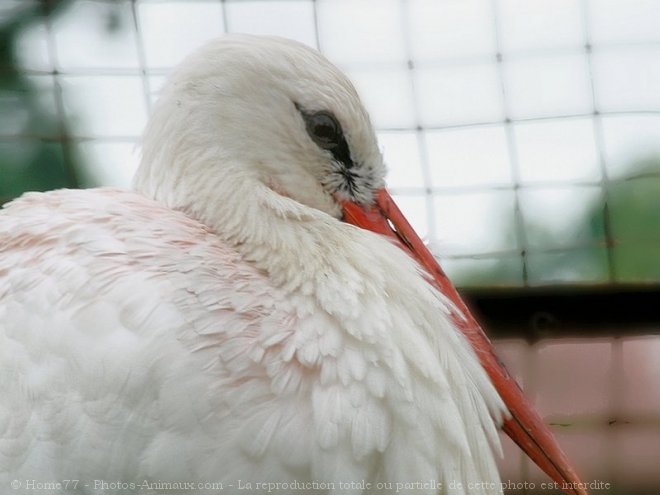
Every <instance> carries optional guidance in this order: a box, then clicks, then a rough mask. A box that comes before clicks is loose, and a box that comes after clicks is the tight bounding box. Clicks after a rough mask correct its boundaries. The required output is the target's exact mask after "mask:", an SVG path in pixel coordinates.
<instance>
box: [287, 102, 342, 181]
mask: <svg viewBox="0 0 660 495" xmlns="http://www.w3.org/2000/svg"><path fill="white" fill-rule="evenodd" d="M296 108H297V109H298V111H300V114H301V115H302V117H303V120H304V121H305V128H306V129H307V134H309V137H310V138H311V139H312V141H314V142H315V143H316V145H317V146H318V147H319V148H321V149H324V150H327V151H330V152H331V153H332V156H333V157H334V159H335V160H336V161H338V162H340V163H342V164H343V165H344V166H345V167H346V168H347V169H350V168H352V167H353V160H351V153H350V150H349V149H348V143H347V142H346V137H345V136H344V132H343V130H342V128H341V124H340V123H339V121H338V120H337V119H336V118H335V116H334V115H332V113H330V112H327V111H324V110H321V111H318V112H306V111H305V110H303V109H302V108H301V107H300V105H298V104H296Z"/></svg>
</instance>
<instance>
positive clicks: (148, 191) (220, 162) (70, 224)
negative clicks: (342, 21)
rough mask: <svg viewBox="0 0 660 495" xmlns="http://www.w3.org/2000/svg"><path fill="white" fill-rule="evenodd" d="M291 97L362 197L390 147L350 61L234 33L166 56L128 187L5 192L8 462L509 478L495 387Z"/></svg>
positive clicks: (309, 475) (180, 477) (232, 484)
mask: <svg viewBox="0 0 660 495" xmlns="http://www.w3.org/2000/svg"><path fill="white" fill-rule="evenodd" d="M299 108H304V109H307V110H309V111H318V110H324V111H329V112H332V113H333V114H334V115H335V116H336V118H337V120H338V121H339V122H341V126H342V128H343V133H344V135H345V136H346V140H347V142H348V144H349V146H350V154H351V158H352V160H353V162H354V166H353V168H352V169H351V170H352V173H354V174H355V176H356V177H354V181H355V183H356V186H355V188H354V189H353V190H351V194H352V199H354V200H356V201H359V202H366V201H369V200H370V199H371V196H372V195H373V192H374V191H375V190H376V189H377V188H379V187H382V185H383V176H384V166H383V163H382V158H381V155H380V153H379V151H378V147H377V144H376V140H375V137H374V131H373V129H372V127H371V125H370V123H369V119H368V116H367V114H366V112H365V110H364V108H363V107H362V105H361V103H360V102H359V99H358V97H357V95H356V93H355V91H354V89H353V87H352V86H351V84H350V82H349V81H348V80H347V79H346V78H345V76H343V75H342V74H341V73H340V72H339V71H337V69H335V68H334V67H333V66H332V65H330V64H329V63H328V62H327V61H326V60H325V59H324V58H322V57H321V56H320V55H319V54H318V53H316V52H314V51H312V50H310V49H308V48H306V47H304V46H302V45H299V44H297V43H294V42H289V41H285V40H281V39H275V38H260V37H250V36H229V37H226V38H224V39H221V40H218V41H214V42H212V43H210V44H209V45H207V46H206V47H205V48H203V49H202V50H201V51H199V52H198V53H197V54H195V55H194V56H192V57H191V58H190V59H188V61H186V62H184V64H183V65H182V66H181V68H179V69H178V70H177V71H176V72H175V74H174V75H173V77H172V79H171V81H170V83H169V85H168V86H167V88H166V89H165V91H164V93H163V96H162V98H161V100H160V102H159V104H158V106H157V108H156V109H155V112H154V115H153V117H152V120H151V121H150V124H149V126H148V129H147V131H146V134H145V140H144V146H143V148H144V153H143V161H142V164H141V166H140V170H139V171H138V174H137V178H136V192H127V191H119V190H114V189H105V188H101V189H92V190H87V191H72V190H61V191H54V192H49V193H30V194H27V195H25V196H24V197H22V198H20V199H18V200H16V201H14V202H12V203H10V204H9V205H8V206H7V207H6V208H5V210H4V211H3V212H2V213H0V370H1V372H0V486H3V487H6V486H8V483H9V482H10V481H11V480H15V479H16V480H29V479H36V480H43V481H52V480H60V479H79V480H82V481H81V484H80V485H78V487H77V490H78V491H79V492H80V493H97V492H95V491H94V490H93V489H94V488H95V487H94V485H93V483H94V480H107V481H117V480H121V481H123V482H133V483H142V482H144V481H145V480H147V481H171V482H186V481H190V482H200V481H201V482H222V483H223V485H224V491H225V492H228V493H232V492H237V493H238V480H242V482H243V483H246V482H252V483H256V482H260V481H269V482H292V481H293V480H296V482H299V483H304V482H308V481H319V482H328V483H332V484H333V485H332V487H333V488H334V489H331V490H326V491H325V492H324V491H320V492H318V493H333V494H340V493H351V494H355V493H360V492H359V490H355V489H354V488H353V489H346V488H342V487H341V486H340V484H339V482H346V483H347V482H351V481H354V482H362V481H365V482H368V483H372V485H371V486H372V488H371V490H366V491H365V493H366V492H368V493H381V492H382V493H385V492H387V490H378V489H377V483H384V482H392V483H395V482H400V483H413V482H425V483H428V482H431V481H432V480H435V481H437V482H439V483H444V486H445V488H448V483H449V482H450V481H456V482H460V483H462V487H463V489H457V488H455V489H454V490H453V491H451V493H500V489H499V484H497V482H498V474H497V471H496V468H495V464H494V461H493V455H492V453H491V449H490V447H489V444H490V445H494V446H496V448H497V446H498V445H499V444H498V439H497V435H496V429H495V425H496V423H497V422H499V421H501V419H502V415H503V412H504V410H505V409H504V406H503V404H502V402H501V400H500V399H499V396H498V394H497V393H496V392H495V390H494V388H493V386H492V385H491V383H490V381H489V379H488V377H487V376H486V374H485V372H484V371H483V369H482V368H481V366H480V365H479V362H478V360H477V359H476V357H475V355H474V352H473V351H472V349H471V348H470V347H469V345H468V344H467V342H466V340H465V338H464V337H463V336H462V335H461V334H460V333H459V332H458V331H457V330H456V329H455V327H454V325H453V323H452V320H451V318H450V314H449V304H450V303H448V301H447V300H446V299H445V298H444V297H443V296H442V295H441V294H440V293H439V292H438V291H436V290H435V289H433V288H432V287H431V286H430V285H429V284H428V283H427V282H426V281H425V280H424V278H423V277H422V276H421V273H420V269H419V268H418V267H417V265H416V264H415V263H414V261H412V259H411V258H410V257H408V256H407V255H406V254H405V253H404V252H403V251H401V250H400V249H399V248H398V247H396V246H394V245H393V244H391V243H390V242H389V241H387V240H385V238H383V237H380V236H379V235H376V234H373V233H371V232H368V231H366V230H362V229H359V228H356V227H354V226H352V225H348V224H346V223H344V222H341V221H340V220H339V219H338V217H339V216H340V214H341V213H340V207H339V205H338V203H337V201H336V198H345V197H346V196H347V195H348V193H346V191H344V190H342V188H341V184H338V181H340V180H341V177H339V175H341V174H340V173H338V172H337V166H338V165H337V161H336V160H335V159H334V158H333V156H332V155H331V154H330V153H329V152H328V151H327V150H323V149H320V148H319V146H317V144H316V143H314V141H312V140H311V139H310V137H309V135H308V132H307V131H306V128H305V122H304V119H303V118H301V113H300V111H299ZM492 418H494V419H492ZM470 482H489V483H490V482H492V483H494V484H495V488H493V489H489V488H488V485H486V484H485V483H482V484H480V485H479V487H480V489H478V488H475V489H468V486H469V485H468V483H470ZM84 483H88V484H89V483H91V484H90V485H89V487H84V486H82V485H83V484H84ZM424 486H426V488H424V487H420V485H419V484H417V485H415V486H413V485H407V486H405V487H403V489H402V490H401V491H400V493H415V494H422V493H429V494H430V493H436V490H435V489H434V488H433V487H434V486H435V485H432V484H427V485H424ZM454 486H455V487H456V486H458V485H457V484H456V483H455V484H454ZM3 490H4V489H3ZM115 491H116V492H117V493H127V491H126V490H115ZM115 491H113V490H112V489H108V490H107V491H105V492H103V493H115ZM311 491H312V490H309V492H311ZM128 492H129V493H130V491H128ZM135 492H136V493H137V492H139V493H144V492H141V491H139V490H137V489H136V490H135ZM42 493H43V492H42ZM46 493H47V492H46ZM52 493H58V492H57V490H54V491H53V492H52ZM167 493H178V492H177V491H174V490H169V491H167ZM181 493H190V491H184V490H182V491H181ZM243 493H245V491H243ZM277 493H280V494H286V493H301V490H300V489H285V488H280V489H279V491H278V492H277Z"/></svg>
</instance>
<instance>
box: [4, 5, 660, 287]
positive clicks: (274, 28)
mask: <svg viewBox="0 0 660 495" xmlns="http://www.w3.org/2000/svg"><path fill="white" fill-rule="evenodd" d="M5 1H6V0H5ZM30 10H31V11H32V14H33V17H32V18H31V19H29V21H25V23H24V28H23V29H21V32H20V33H19V34H18V35H17V46H16V62H17V65H16V68H17V70H18V72H19V74H20V75H21V76H22V77H24V78H25V80H26V83H27V84H29V85H31V86H33V87H34V88H35V91H37V92H38V94H39V99H40V101H41V102H42V105H43V106H44V107H46V108H45V112H47V114H48V115H50V116H52V117H53V120H54V122H53V125H51V126H49V127H48V128H47V129H44V128H43V127H44V126H42V127H41V128H39V126H29V125H27V126H26V125H24V124H23V122H22V121H21V120H20V119H11V123H10V124H8V125H6V126H5V127H6V128H5V129H2V132H1V134H0V143H2V145H3V147H5V148H6V149H8V150H9V151H8V152H9V153H14V154H20V153H21V148H23V149H24V150H25V149H27V148H28V147H29V146H30V145H31V144H33V142H34V141H39V142H42V143H44V142H45V143H48V144H49V145H51V147H52V149H53V152H54V153H59V154H61V162H62V164H63V168H64V170H65V171H66V174H67V176H68V180H69V181H71V180H74V178H78V179H82V182H83V183H84V184H90V183H91V184H97V183H103V184H108V183H109V184H118V185H127V184H128V183H129V180H130V176H131V175H132V173H133V171H134V169H135V167H136V163H137V158H136V155H135V153H134V152H133V150H134V147H135V144H136V143H137V142H138V141H139V135H140V132H141V129H142V127H143V125H144V122H145V121H146V118H147V116H148V114H149V111H150V108H151V105H152V104H153V101H154V100H155V98H156V97H157V93H158V90H159V88H160V87H161V86H162V84H163V82H164V80H165V74H166V73H167V72H168V70H169V68H171V66H173V65H174V64H176V63H177V62H178V61H179V60H180V59H181V58H182V57H183V56H184V55H185V54H186V53H188V52H189V51H190V50H192V49H194V48H195V47H196V46H198V45H200V44H202V43H203V42H204V41H206V40H207V39H210V38H212V37H214V36H217V35H220V34H222V33H223V32H233V31H242V32H256V33H267V34H278V35H284V36H288V37H292V38H295V39H298V40H300V41H302V42H304V43H307V44H309V45H311V46H314V47H317V48H319V49H320V50H321V51H323V52H325V53H326V54H327V56H328V57H329V58H330V59H331V60H333V61H334V62H335V63H337V64H338V65H339V66H340V67H342V68H343V69H344V70H346V71H347V72H348V74H349V76H350V77H351V78H352V79H353V80H354V82H355V83H356V85H357V87H358V90H359V91H360V92H361V93H362V95H363V98H364V99H365V100H366V104H367V106H368V107H369V109H370V111H371V113H372V117H373V120H374V123H375V125H376V127H377V130H378V133H379V138H380V140H381V143H382V146H383V148H384V154H385V158H386V161H387V163H388V165H389V167H390V170H391V172H390V180H389V182H390V186H391V187H392V189H393V191H394V193H395V194H396V195H397V196H398V198H399V200H400V201H401V203H402V204H403V207H404V209H406V210H407V212H408V213H409V214H410V215H411V216H412V218H413V223H415V224H416V226H417V227H418V228H419V229H420V230H421V231H422V233H423V234H424V235H425V236H426V237H427V238H428V239H429V240H431V241H432V242H433V243H434V247H435V250H436V252H437V254H438V256H439V257H440V258H441V260H442V261H443V263H444V265H445V266H446V268H447V270H448V271H449V272H450V274H452V275H454V276H455V277H458V279H459V281H462V282H464V284H465V285H489V284H504V285H537V284H548V283H562V282H563V283H613V282H657V281H658V280H659V279H660V257H658V256H657V255H656V254H655V253H656V252H657V251H658V249H657V247H658V243H659V242H660V225H659V224H658V221H657V220H656V221H653V219H646V218H640V217H644V216H645V215H646V217H650V216H652V215H650V214H649V213H648V210H652V209H655V208H658V207H660V205H659V204H658V199H657V197H658V195H657V193H658V192H660V158H659V157H660V96H659V93H660V92H659V91H658V90H657V88H658V87H660V69H658V67H660V34H658V33H660V20H658V19H660V7H658V2H631V3H629V4H625V5H624V4H621V3H617V2H589V1H587V0H582V1H577V0H575V1H567V0H566V1H562V2H551V3H548V2H539V3H537V5H534V6H530V5H528V4H527V3H525V2H520V1H513V0H469V1H465V2H457V1H451V0H449V1H441V2H436V1H422V0H418V1H416V0H408V1H404V0H386V1H382V2H378V3H377V4H374V3H373V2H370V1H364V0H361V1H353V2H348V1H343V0H335V1H323V0H317V1H312V0H288V1H277V0H275V1H232V0H225V1H219V0H213V1H212V0H194V1H186V2H182V1H174V0H141V1H121V2H105V1H99V0H89V1H74V2H52V1H43V2H8V3H7V5H6V7H5V10H4V13H3V18H4V19H5V20H8V19H12V17H15V16H17V15H18V14H19V13H20V12H21V11H23V12H28V11H30ZM60 11H61V14H60ZM631 26H635V27H634V28H633V27H631ZM79 163H83V164H84V167H80V166H79V165H78V164H79ZM81 168H82V170H79V169H81ZM81 176H82V177H81ZM3 195H4V196H8V195H11V194H9V193H8V192H6V191H5V192H3ZM641 196H643V198H641V199H640V197H641ZM634 198H637V199H638V202H640V203H642V204H640V205H637V204H635V205H633V206H637V209H635V208H634V207H631V199H634Z"/></svg>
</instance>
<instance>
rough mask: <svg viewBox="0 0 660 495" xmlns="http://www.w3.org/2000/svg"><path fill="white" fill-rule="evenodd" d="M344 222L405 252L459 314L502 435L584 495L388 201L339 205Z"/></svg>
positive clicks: (382, 195)
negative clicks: (504, 411) (495, 401)
mask: <svg viewBox="0 0 660 495" xmlns="http://www.w3.org/2000/svg"><path fill="white" fill-rule="evenodd" d="M342 207H343V211H344V221H346V222H348V223H351V224H353V225H356V226H358V227H361V228H364V229H367V230H371V231H373V232H376V233H378V234H382V235H385V236H388V237H390V238H392V239H393V240H394V241H395V242H396V243H397V244H398V245H399V246H400V247H401V248H402V249H403V250H405V251H407V252H408V253H409V254H410V255H411V256H412V257H413V258H414V259H416V260H417V262H418V263H419V264H420V265H422V266H423V267H424V268H425V269H426V271H427V272H428V274H429V283H431V284H433V285H434V286H435V287H436V288H437V289H438V290H439V291H441V292H442V293H443V294H444V295H445V296H447V297H448V298H449V299H451V301H452V302H453V303H454V305H455V306H456V308H457V309H458V310H459V311H460V313H461V314H455V315H454V322H455V324H456V326H458V328H459V329H460V330H461V331H462V332H463V333H464V334H465V336H466V337H467V338H468V340H469V342H470V344H471V345H472V347H473V349H474V351H475V352H476V354H477V356H478V357H479V360H480V361H481V365H482V366H483V367H484V369H485V370H486V372H487V373H488V375H489V376H490V379H491V380H492V382H493V384H494V386H495V388H496V389H497V391H498V392H499V394H500V396H501V397H502V400H503V401H504V403H505V404H506V406H507V408H508V409H509V412H510V413H511V418H510V419H508V420H506V421H505V422H504V425H503V426H502V428H503V430H504V431H505V432H506V433H507V435H509V437H511V439H512V440H513V441H514V442H516V443H517V444H518V446H519V447H520V448H521V449H522V450H523V451H524V452H525V453H526V454H527V455H528V456H529V457H530V458H531V459H532V460H533V461H534V462H535V463H536V464H537V465H538V466H539V467H540V468H541V469H542V470H543V471H545V473H546V474H547V475H548V476H550V478H552V479H553V480H554V481H555V482H557V483H558V484H559V487H561V488H562V490H563V491H564V493H567V494H570V495H586V494H587V492H586V490H585V489H584V488H583V487H584V484H582V483H581V482H580V479H579V478H578V476H577V474H576V473H575V471H574V470H573V468H572V467H571V465H570V463H569V462H568V459H567V458H566V456H565V455H564V453H563V452H562V450H561V448H560V447H559V445H558V444H557V441H556V439H555V438H554V436H553V435H552V433H551V432H550V430H549V428H548V427H547V426H546V425H545V423H543V420H542V419H541V417H540V416H539V415H538V413H537V412H536V411H535V410H534V408H533V407H532V405H531V404H530V403H529V401H528V400H527V399H526V398H525V396H524V395H523V393H522V391H521V390H520V388H519V387H518V384H517V383H516V382H515V380H514V379H513V378H512V377H511V376H510V375H509V373H508V372H507V370H506V368H505V367H504V365H503V364H502V363H501V362H500V360H499V359H498V358H497V356H496V355H495V352H494V349H493V346H492V344H491V343H490V341H489V340H488V337H486V334H485V333H484V331H483V330H482V329H481V327H480V326H479V323H477V321H476V320H475V319H474V317H473V316H472V314H471V313H470V311H469V309H468V308H467V306H466V305H465V303H464V302H463V301H462V299H461V297H460V296H459V295H458V292H457V291H456V289H455V288H454V286H453V284H452V283H451V281H450V280H449V279H448V278H447V276H446V275H445V274H444V272H443V271H442V269H441V268H440V265H439V264H438V262H437V261H436V260H435V257H434V256H433V255H432V254H431V252H430V251H429V250H428V248H427V247H426V246H425V245H424V243H423V242H422V241H421V239H420V238H419V236H418V235H417V234H416V233H415V231H414V230H413V228H412V227H411V226H410V224H409V223H408V221H407V220H406V218H405V217H404V216H403V214H402V213H401V211H400V210H399V208H398V207H397V205H396V204H395V203H394V200H393V199H392V197H391V196H390V195H389V193H388V192H387V191H386V190H385V189H380V190H379V191H377V193H376V203H375V204H374V205H373V206H361V205H358V204H357V203H353V202H348V201H344V202H342Z"/></svg>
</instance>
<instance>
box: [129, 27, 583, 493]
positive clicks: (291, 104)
mask: <svg viewBox="0 0 660 495" xmlns="http://www.w3.org/2000/svg"><path fill="white" fill-rule="evenodd" d="M384 176H385V167H384V165H383V160H382V156H381V154H380V152H379V150H378V145H377V142H376V137H375V132H374V129H373V127H372V125H371V123H370V121H369V116H368V114H367V112H366V110H365V109H364V106H363V105H362V103H361V102H360V99H359V97H358V95H357V93H356V91H355V89H354V88H353V86H352V84H351V83H350V81H349V80H348V78H347V77H346V76H345V75H343V74H342V73H341V72H340V71H339V70H338V69H337V68H335V67H334V66H333V65H332V64H331V63H330V62H328V61H327V60H326V59H325V58H324V57H323V56H322V55H321V54H320V53H318V52H316V51H315V50H312V49H310V48H308V47H306V46H304V45H302V44H299V43H296V42H293V41H289V40H285V39H281V38H273V37H257V36H247V35H231V36H226V37H224V38H221V39H219V40H216V41H212V42H211V43H209V44H208V45H206V46H205V47H203V48H201V49H200V50H199V51H198V52H196V53H195V54H193V55H192V56H190V57H189V58H188V59H187V60H186V61H184V62H183V63H182V64H181V65H180V66H179V68H178V69H176V71H175V72H174V74H173V75H172V76H171V78H170V80H169V82H168V84H167V86H166V87H165V89H164V91H163V93H162V95H161V98H160V100H159V102H158V104H157V105H156V108H155V109H154V112H153V115H152V118H151V120H150V123H149V125H148V127H147V130H146V133H145V136H144V144H143V160H142V163H141V165H140V168H139V170H138V172H137V175H136V179H135V187H136V189H137V190H138V191H139V192H141V193H143V194H145V195H147V196H150V197H152V198H154V199H156V200H157V201H159V202H161V203H163V204H164V205H166V206H169V207H171V208H177V209H182V210H184V211H187V212H189V213H193V214H195V213H196V212H200V211H206V212H211V213H208V214H207V216H206V219H205V218H204V216H203V215H201V216H200V215H197V216H198V219H201V220H202V221H204V220H208V219H209V218H210V219H211V220H212V221H210V222H206V224H207V225H210V226H211V227H217V226H221V228H225V229H226V228H228V227H227V226H226V225H227V224H232V225H239V227H240V225H241V223H242V222H241V220H236V219H235V218H230V217H229V216H226V217H224V218H222V219H221V218H220V217H218V216H217V215H218V214H219V213H218V212H219V211H224V212H225V213H226V212H227V211H230V212H232V214H234V213H236V212H237V210H240V208H239V207H238V206H236V205H238V204H240V205H242V206H243V207H244V208H246V209H249V208H250V207H251V205H252V204H253V203H259V202H260V201H261V202H264V201H265V199H264V198H266V197H267V198H269V201H270V203H269V204H271V206H272V205H273V204H274V205H275V209H277V208H278V207H279V206H281V205H284V206H283V208H286V207H289V208H291V205H292V204H293V205H294V206H295V205H300V206H301V207H307V208H306V210H308V211H312V212H316V211H320V212H324V213H326V214H329V215H330V216H332V217H335V218H343V219H344V220H345V221H348V222H349V223H353V224H354V225H357V226H359V227H362V228H365V229H369V230H372V231H374V232H377V233H379V234H382V235H386V236H389V237H390V238H391V239H392V240H393V241H394V242H395V243H398V244H399V245H400V246H401V247H402V249H404V250H406V251H407V252H408V253H409V254H410V255H411V256H413V257H414V258H415V259H416V260H417V261H418V262H419V264H420V265H421V266H422V267H424V268H425V270H426V271H427V274H428V275H427V279H428V281H429V282H430V283H431V284H433V285H435V286H436V287H437V288H438V289H439V290H440V291H441V292H443V293H444V294H445V295H446V296H447V297H448V298H450V299H452V300H453V301H454V303H455V304H456V307H458V308H459V309H460V310H462V312H463V315H461V316H457V317H456V326H457V327H459V328H460V329H461V330H462V331H463V332H464V333H465V335H466V336H467V338H468V340H469V341H470V343H471V344H472V346H473V347H474V349H475V351H476V354H477V356H478V357H479V358H480V360H481V363H482V365H483V366H484V368H486V371H487V372H488V374H489V375H490V377H491V379H492V381H493V384H494V385H495V387H496V388H497V390H498V392H499V393H500V395H501V396H502V398H503V400H504V402H505V403H506V405H507V406H508V408H509V411H510V412H511V419H510V420H508V421H507V422H505V424H504V429H505V430H506V431H507V433H508V434H509V435H510V436H511V437H512V438H513V439H514V440H515V441H516V442H517V443H518V444H519V445H520V446H521V447H522V448H523V450H525V452H526V453H527V454H528V455H529V456H530V457H532V459H534V460H535V461H536V462H537V464H539V466H541V468H542V469H544V470H545V471H546V472H547V473H548V474H549V475H550V476H551V477H553V478H554V479H555V480H556V481H558V482H560V483H561V482H568V483H576V482H579V479H578V478H577V476H576V475H575V473H574V472H573V470H572V468H571V467H570V465H569V464H568V462H567V460H566V459H565V458H564V456H563V454H562V453H561V450H560V449H559V448H558V446H557V444H556V442H555V441H554V438H553V437H552V435H551V434H550V432H549V431H548V429H547V427H546V426H545V425H544V424H543V422H542V421H541V419H540V418H539V416H538V415H537V414H536V413H535V412H534V410H533V409H532V408H531V406H530V405H529V404H528V402H527V401H526V400H525V399H524V397H523V396H522V393H521V392H520V389H519V388H518V387H517V385H516V384H515V382H514V381H513V380H512V379H511V378H510V377H509V375H508V373H507V372H506V370H505V369H504V368H503V366H502V365H501V363H500V362H499V361H498V360H497V359H496V358H495V355H494V354H493V351H492V347H491V345H490V343H489V342H488V339H487V338H486V337H485V335H484V334H483V333H482V332H481V329H480V328H479V326H478V324H477V323H476V321H474V319H473V318H471V316H470V313H469V311H468V310H467V308H466V307H465V305H464V304H463V303H462V302H461V300H460V298H459V297H458V294H457V293H456V291H455V289H454V288H453V286H452V284H451V282H449V280H448V279H447V278H446V277H445V275H444V273H443V272H442V270H441V269H440V267H439V266H438V264H437V262H436V261H435V259H434V258H433V256H432V255H431V253H430V252H429V251H428V249H427V248H426V247H425V246H424V244H423V243H422V242H421V241H420V239H419V237H417V235H416V234H415V232H414V231H413V230H412V228H411V227H410V225H409V224H408V222H407V221H406V220H405V218H404V217H403V215H401V212H400V211H399V210H398V208H397V207H396V205H395V204H394V202H393V201H392V200H391V198H390V196H389V195H388V194H387V192H386V191H385V189H384ZM246 184H248V185H249V187H246ZM255 190H258V191H261V192H262V195H261V196H259V194H257V193H255ZM264 191H265V194H263V193H264ZM251 195H253V196H255V197H250V196H251ZM273 197H275V198H286V199H285V200H281V201H279V200H277V199H275V200H274V201H273V200H272V198H273ZM291 200H293V201H291ZM278 201H279V202H278ZM228 203H229V205H228ZM287 205H288V206H287ZM298 211H305V208H301V209H299V210H298ZM213 215H216V216H213ZM296 215H298V217H297V218H300V215H303V216H304V213H303V214H299V213H296ZM314 215H316V213H314ZM322 216H323V215H322ZM294 217H295V215H293V216H291V217H290V218H294ZM254 218H255V216H253V217H252V219H254ZM315 218H318V217H315ZM323 218H327V215H326V216H323ZM330 220H332V219H330ZM332 221H333V222H334V221H335V220H332ZM225 222H226V223H225ZM275 228H276V227H275ZM218 231H219V229H218ZM244 239H245V238H244V237H243V238H241V239H240V240H239V242H237V244H236V245H238V244H239V243H242V242H243V241H244ZM566 491H567V493H575V494H582V493H585V492H584V490H582V489H579V488H578V489H567V490H566Z"/></svg>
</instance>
